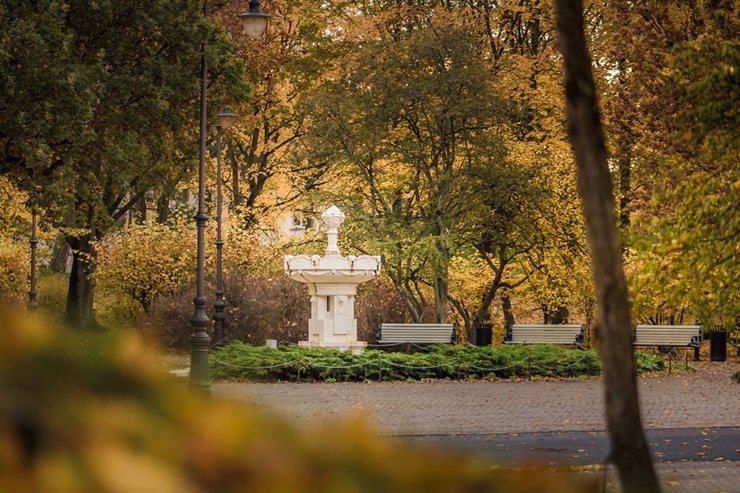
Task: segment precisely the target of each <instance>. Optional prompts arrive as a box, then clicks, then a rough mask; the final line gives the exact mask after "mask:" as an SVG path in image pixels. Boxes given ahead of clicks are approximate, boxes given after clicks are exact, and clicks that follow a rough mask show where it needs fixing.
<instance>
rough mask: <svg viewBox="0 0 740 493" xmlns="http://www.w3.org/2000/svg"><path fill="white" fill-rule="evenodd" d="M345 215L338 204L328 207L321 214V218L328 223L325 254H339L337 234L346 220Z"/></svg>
mask: <svg viewBox="0 0 740 493" xmlns="http://www.w3.org/2000/svg"><path fill="white" fill-rule="evenodd" d="M344 218H345V215H344V213H343V212H342V211H340V210H339V208H338V207H337V206H336V205H333V206H331V207H329V208H328V209H326V211H324V213H323V214H321V219H322V220H323V221H324V224H326V229H327V232H326V235H327V243H328V244H327V246H326V252H325V255H339V254H340V253H339V247H338V246H337V234H338V230H339V227H340V226H341V225H342V223H343V222H344Z"/></svg>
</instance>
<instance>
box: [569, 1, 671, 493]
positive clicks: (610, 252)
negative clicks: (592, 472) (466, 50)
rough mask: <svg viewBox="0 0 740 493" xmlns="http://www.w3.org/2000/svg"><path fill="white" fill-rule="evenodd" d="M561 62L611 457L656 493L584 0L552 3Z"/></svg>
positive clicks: (631, 479)
mask: <svg viewBox="0 0 740 493" xmlns="http://www.w3.org/2000/svg"><path fill="white" fill-rule="evenodd" d="M556 7H557V22H558V32H559V41H558V44H559V47H560V50H561V52H562V54H563V61H564V64H565V92H566V102H567V112H568V130H569V133H570V137H571V142H572V145H573V151H574V153H575V158H576V164H577V167H578V188H579V191H580V193H581V198H582V201H583V211H584V217H585V220H586V227H587V232H588V239H589V244H590V249H591V266H592V271H593V277H594V282H595V285H596V293H597V296H598V303H599V327H600V332H599V334H600V339H601V344H600V345H599V355H600V357H601V360H602V366H603V369H604V386H605V393H606V417H607V424H608V426H609V436H610V438H611V443H612V445H611V447H612V450H611V456H612V459H613V460H614V463H615V465H616V467H617V472H618V475H619V479H620V483H621V486H622V491H628V492H630V493H658V492H660V485H659V483H658V478H657V476H656V475H655V470H654V469H653V464H652V461H651V458H650V451H649V449H648V445H647V441H646V440H645V433H644V431H643V428H642V422H641V420H640V407H639V401H638V398H637V378H636V373H637V372H636V368H635V361H634V353H633V348H632V329H631V322H630V309H629V303H628V299H627V288H626V283H625V279H624V270H623V267H622V256H621V249H620V241H619V236H618V234H617V228H616V217H615V213H614V198H613V194H612V186H611V179H610V175H609V168H608V166H607V155H606V145H605V143H604V135H603V131H602V127H601V121H600V116H599V110H598V106H597V102H596V88H595V84H594V79H593V74H592V72H591V59H590V56H589V53H588V49H587V48H586V38H585V34H584V29H583V4H582V1H581V0H556Z"/></svg>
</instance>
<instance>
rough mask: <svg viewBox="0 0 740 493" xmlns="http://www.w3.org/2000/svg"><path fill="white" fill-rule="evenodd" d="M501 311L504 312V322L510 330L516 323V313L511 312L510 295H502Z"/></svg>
mask: <svg viewBox="0 0 740 493" xmlns="http://www.w3.org/2000/svg"><path fill="white" fill-rule="evenodd" d="M501 309H502V310H503V311H504V322H505V323H506V327H507V330H508V327H509V326H511V325H514V324H515V323H516V319H515V318H514V312H513V311H512V310H511V298H510V297H509V295H508V294H502V295H501Z"/></svg>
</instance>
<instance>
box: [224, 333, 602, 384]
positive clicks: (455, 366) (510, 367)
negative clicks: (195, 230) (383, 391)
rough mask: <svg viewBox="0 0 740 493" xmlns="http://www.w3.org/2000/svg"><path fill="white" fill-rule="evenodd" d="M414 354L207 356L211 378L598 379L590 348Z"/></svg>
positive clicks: (294, 349)
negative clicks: (580, 377)
mask: <svg viewBox="0 0 740 493" xmlns="http://www.w3.org/2000/svg"><path fill="white" fill-rule="evenodd" d="M427 349H428V350H427V351H419V352H415V353H413V354H406V353H400V352H386V351H380V350H373V349H369V350H366V351H365V352H363V353H362V354H353V353H351V352H346V351H344V352H343V351H335V350H332V349H321V348H312V349H309V348H301V347H298V346H294V345H281V346H280V347H279V348H277V349H273V348H269V347H267V346H259V347H254V346H250V345H248V344H244V343H241V342H234V343H232V344H229V345H227V346H225V347H224V348H222V349H220V350H219V351H217V352H215V353H214V354H213V355H212V356H211V372H212V376H213V377H214V378H215V379H221V380H257V381H295V380H309V381H327V380H330V381H355V382H356V381H366V380H373V381H391V380H425V379H461V378H472V379H481V378H514V377H577V376H591V375H599V374H600V373H601V366H600V363H599V359H598V356H597V354H596V352H595V351H594V350H589V351H577V350H573V349H567V348H561V347H558V346H549V345H537V346H488V347H478V346H468V345H443V344H439V345H432V346H430V347H429V348H427Z"/></svg>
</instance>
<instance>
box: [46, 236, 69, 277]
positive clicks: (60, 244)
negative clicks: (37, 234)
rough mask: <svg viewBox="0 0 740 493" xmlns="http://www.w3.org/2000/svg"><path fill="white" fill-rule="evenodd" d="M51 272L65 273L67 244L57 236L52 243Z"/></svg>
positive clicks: (62, 237) (67, 252)
mask: <svg viewBox="0 0 740 493" xmlns="http://www.w3.org/2000/svg"><path fill="white" fill-rule="evenodd" d="M52 252H53V255H52V259H51V265H50V267H51V270H52V271H53V272H67V258H68V257H69V254H70V252H71V251H70V248H69V243H67V240H66V239H65V238H64V236H59V237H57V239H56V240H55V241H54V247H53V249H52Z"/></svg>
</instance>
